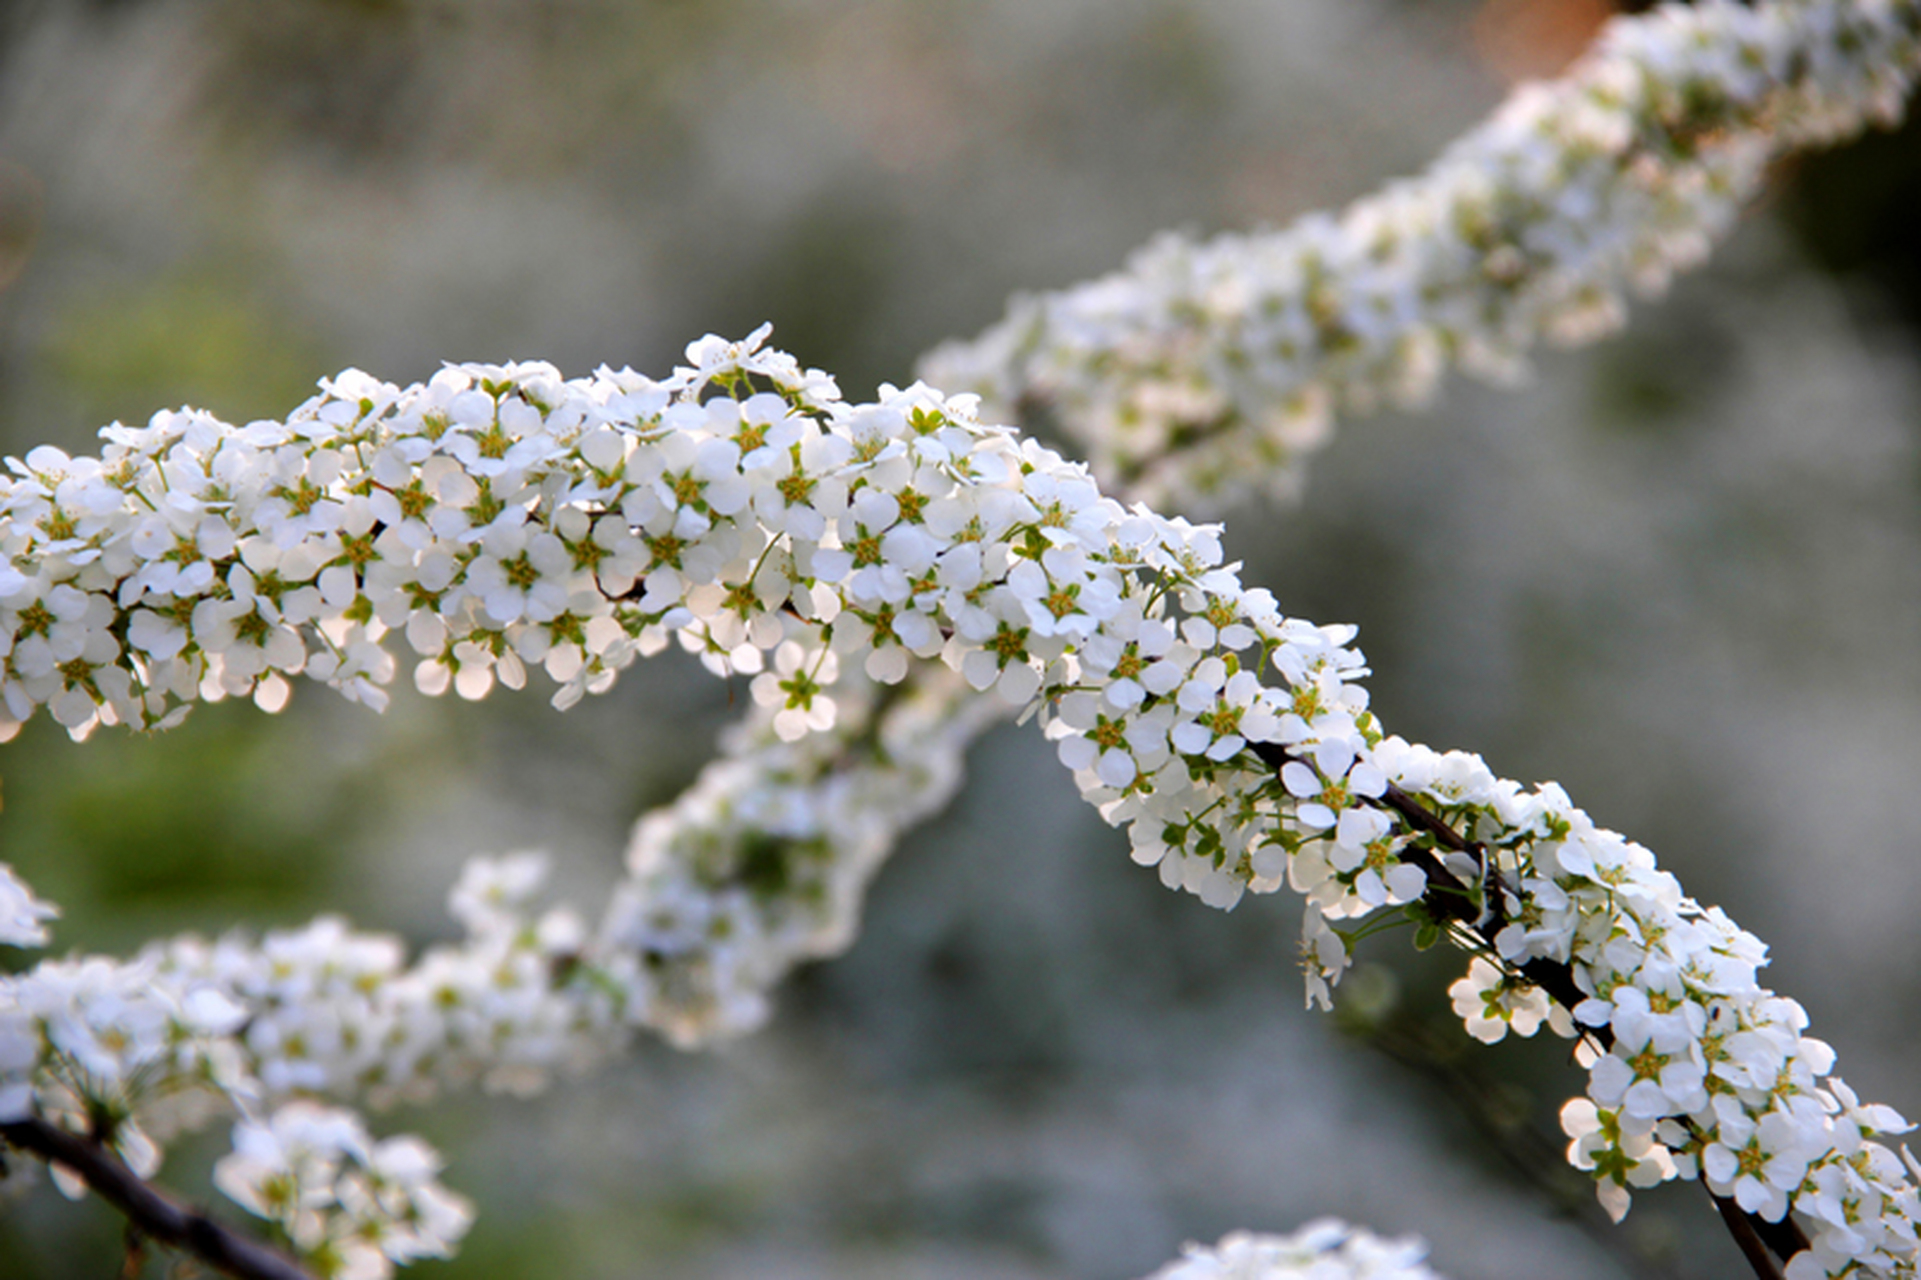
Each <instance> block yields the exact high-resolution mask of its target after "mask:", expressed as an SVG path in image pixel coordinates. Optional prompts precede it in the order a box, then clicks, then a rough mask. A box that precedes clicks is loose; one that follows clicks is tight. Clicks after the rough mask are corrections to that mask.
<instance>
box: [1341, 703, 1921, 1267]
mask: <svg viewBox="0 0 1921 1280" xmlns="http://www.w3.org/2000/svg"><path fill="white" fill-rule="evenodd" d="M1371 759H1372V761H1373V762H1374V764H1375V765H1376V766H1377V767H1378V768H1379V769H1380V770H1381V771H1382V772H1383V774H1385V775H1386V777H1387V778H1388V780H1389V782H1390V783H1391V784H1392V785H1394V786H1396V787H1398V788H1400V789H1401V790H1402V791H1403V792H1405V793H1406V794H1408V795H1411V796H1415V797H1418V798H1420V799H1421V800H1422V801H1423V802H1424V804H1425V806H1426V807H1427V809H1428V810H1429V811H1430V812H1431V813H1433V814H1434V815H1436V816H1437V817H1438V818H1439V819H1441V820H1442V821H1443V822H1444V823H1446V824H1447V825H1448V827H1450V828H1451V829H1453V830H1455V831H1457V832H1459V833H1460V834H1461V835H1463V836H1464V837H1465V839H1466V840H1467V841H1469V842H1471V843H1470V844H1469V845H1468V848H1469V849H1470V850H1471V851H1472V852H1461V851H1458V850H1457V851H1452V852H1446V853H1444V854H1442V855H1441V856H1442V858H1443V860H1444V862H1445V864H1446V865H1447V866H1448V868H1449V869H1450V870H1451V871H1452V872H1453V873H1454V874H1456V875H1457V876H1458V877H1459V878H1460V880H1461V881H1462V882H1463V883H1466V884H1471V885H1473V886H1475V889H1476V891H1477V893H1478V894H1479V895H1480V898H1481V911H1480V915H1479V917H1478V918H1477V919H1476V920H1474V921H1473V922H1472V924H1471V925H1469V924H1462V925H1457V926H1456V928H1455V933H1456V937H1457V940H1460V941H1462V942H1463V943H1464V944H1465V945H1468V946H1470V947H1472V948H1474V949H1475V950H1476V951H1477V952H1478V953H1479V954H1477V956H1476V958H1475V960H1474V961H1473V962H1472V964H1471V966H1470V970H1469V973H1468V974H1467V976H1466V977H1464V978H1462V979H1461V980H1460V981H1459V982H1457V983H1456V984H1455V985H1454V987H1453V988H1452V989H1451V991H1450V994H1451V995H1452V997H1453V1002H1454V1008H1455V1010H1456V1012H1457V1013H1459V1014H1461V1015H1462V1017H1463V1019H1464V1021H1465V1023H1466V1026H1467V1029H1468V1031H1469V1033H1470V1034H1472V1035H1474V1036H1475V1037H1476V1038H1477V1039H1481V1040H1483V1041H1487V1042H1490V1043H1491V1042H1493V1041H1496V1040H1499V1039H1501V1038H1502V1037H1503V1036H1504V1035H1505V1034H1506V1032H1507V1031H1509V1030H1513V1031H1515V1032H1516V1033H1518V1034H1521V1035H1531V1034H1533V1032H1534V1031H1535V1030H1536V1029H1537V1028H1538V1027H1539V1026H1540V1025H1541V1024H1542V1023H1543V1022H1545V1023H1547V1025H1549V1026H1550V1027H1552V1028H1554V1029H1555V1030H1556V1031H1557V1032H1559V1033H1561V1034H1563V1035H1569V1036H1572V1035H1577V1034H1579V1035H1580V1036H1581V1037H1582V1042H1581V1045H1580V1053H1579V1056H1580V1057H1581V1059H1582V1060H1583V1061H1584V1063H1585V1064H1586V1066H1587V1068H1588V1090H1587V1096H1586V1097H1583V1098H1577V1099H1573V1100H1571V1101H1569V1102H1568V1103H1567V1105H1566V1106H1564V1107H1563V1108H1562V1111H1561V1123H1562V1127H1563V1128H1564V1129H1565V1130H1566V1132H1567V1134H1568V1136H1569V1138H1570V1139H1572V1141H1571V1143H1570V1146H1569V1149H1568V1159H1569V1161H1570V1163H1572V1164H1573V1165H1575V1167H1577V1168H1580V1169H1583V1170H1587V1171H1590V1172H1591V1173H1592V1175H1593V1177H1594V1179H1595V1182H1596V1188H1597V1191H1598V1193H1599V1196H1600V1199H1601V1202H1602V1204H1603V1205H1604V1206H1605V1207H1606V1208H1607V1209H1608V1210H1609V1212H1610V1213H1611V1214H1612V1215H1613V1216H1614V1217H1615V1218H1616V1219H1617V1220H1618V1219H1619V1218H1620V1217H1621V1216H1623V1215H1624V1214H1625V1213H1626V1212H1627V1209H1628V1205H1629V1196H1630V1193H1629V1188H1632V1187H1647V1186H1651V1185H1654V1184H1656V1183H1659V1182H1662V1181H1665V1180H1667V1179H1669V1178H1673V1177H1676V1176H1681V1177H1690V1178H1692V1177H1699V1178H1701V1179H1702V1180H1703V1181H1704V1182H1705V1183H1706V1184H1707V1186H1708V1188H1709V1189H1710V1190H1711V1191H1713V1192H1714V1193H1716V1194H1717V1195H1720V1196H1723V1197H1726V1198H1728V1199H1730V1200H1732V1201H1733V1202H1734V1203H1735V1204H1736V1205H1738V1206H1739V1208H1740V1209H1741V1210H1743V1211H1744V1212H1746V1213H1749V1214H1753V1215H1755V1216H1757V1217H1759V1218H1761V1219H1763V1220H1765V1221H1768V1222H1780V1221H1782V1220H1783V1219H1784V1218H1787V1217H1789V1216H1790V1211H1791V1213H1792V1219H1793V1223H1794V1225H1795V1226H1796V1227H1797V1228H1799V1230H1800V1231H1801V1232H1802V1233H1803V1235H1804V1236H1805V1238H1806V1239H1807V1241H1808V1242H1809V1246H1808V1248H1806V1249H1804V1250H1802V1251H1801V1252H1800V1253H1798V1254H1797V1255H1796V1256H1795V1257H1794V1259H1793V1260H1792V1261H1791V1262H1790V1264H1789V1267H1788V1275H1789V1276H1790V1277H1792V1278H1793V1280H1804V1278H1805V1280H1812V1278H1813V1277H1818V1276H1824V1275H1845V1274H1852V1273H1856V1272H1860V1273H1865V1274H1873V1275H1896V1276H1912V1275H1915V1274H1916V1266H1917V1258H1918V1257H1921V1242H1918V1241H1917V1232H1916V1224H1917V1222H1921V1190H1918V1189H1917V1180H1921V1165H1917V1163H1916V1161H1915V1159H1914V1157H1913V1156H1912V1155H1910V1154H1909V1153H1908V1152H1907V1150H1906V1148H1902V1149H1901V1151H1900V1153H1899V1154H1897V1153H1896V1152H1895V1151H1894V1150H1893V1149H1891V1148H1890V1147H1889V1145H1887V1143H1886V1141H1885V1139H1886V1138H1888V1137H1890V1136H1892V1135H1897V1134H1901V1133H1905V1132H1907V1131H1908V1130H1910V1129H1911V1128H1912V1126H1911V1125H1910V1124H1908V1123H1907V1122H1906V1121H1905V1120H1903V1119H1902V1117H1901V1116H1900V1115H1899V1114H1897V1113H1896V1112H1895V1111H1894V1110H1893V1109H1892V1108H1889V1107H1886V1106H1881V1105H1864V1104H1863V1103H1861V1101H1860V1100H1859V1099H1858V1098H1857V1097H1856V1096H1855V1094H1854V1092H1853V1091H1852V1090H1850V1089H1849V1088H1848V1086H1847V1085H1846V1084H1845V1083H1844V1082H1843V1081H1842V1080H1841V1079H1840V1078H1839V1077H1836V1076H1833V1075H1831V1074H1830V1072H1831V1070H1832V1068H1833V1065H1834V1056H1835V1055H1834V1051H1833V1049H1831V1048H1830V1047H1829V1046H1828V1045H1827V1044H1826V1043H1824V1042H1822V1041H1820V1040H1817V1039H1815V1038H1813V1037H1811V1036H1809V1035H1808V1034H1807V1025H1808V1019H1807V1014H1806V1013H1805V1011H1804V1010H1803V1009H1802V1008H1801V1006H1800V1005H1799V1004H1797V1003H1795V1002H1794V1001H1793V1000H1790V999H1787V998H1786V997H1783V996H1780V995H1777V994H1776V993H1774V992H1772V991H1770V990H1768V989H1767V988H1765V987H1763V986H1762V985H1761V984H1760V983H1759V981H1758V979H1757V972H1758V970H1759V969H1760V968H1761V966H1763V965H1764V964H1765V963H1766V961H1767V948H1766V947H1765V945H1764V944H1762V942H1761V941H1760V940H1759V939H1757V938H1756V937H1754V936H1753V935H1752V934H1750V933H1747V932H1745V931H1743V930H1742V929H1740V928H1739V927H1738V926H1736V925H1735V924H1734V922H1733V921H1732V920H1730V919H1728V917H1727V916H1726V914H1725V913H1723V912H1722V911H1721V910H1720V909H1719V908H1715V907H1703V906H1701V905H1699V904H1698V903H1696V902H1694V901H1693V900H1691V899H1689V898H1688V897H1686V896H1685V895H1684V894H1683V893H1682V891H1681V887H1680V885H1679V884H1678V883H1677V882H1676V881H1675V879H1674V877H1673V876H1671V875H1669V874H1668V873H1666V872H1664V871H1662V870H1660V869H1659V868H1658V867H1657V866H1656V865H1655V861H1654V857H1653V855H1652V854H1651V853H1649V852H1648V850H1646V849H1645V848H1643V847H1641V846H1640V845H1638V844H1635V843H1633V842H1632V841H1629V840H1627V839H1625V838H1624V837H1622V836H1620V835H1618V834H1616V833H1614V832H1612V831H1608V830H1605V829H1602V828H1599V827H1596V826H1595V825H1594V823H1593V822H1592V820H1591V819H1589V817H1588V816H1587V814H1585V813H1583V812H1582V811H1581V810H1580V809H1578V808H1576V807H1575V806H1574V805H1573V804H1572V803H1571V802H1570V801H1569V800H1568V797H1567V796H1566V794H1565V793H1564V792H1563V791H1562V790H1561V789H1560V788H1559V787H1558V786H1555V785H1554V784H1551V783H1550V784H1547V785H1544V786H1541V787H1538V788H1535V789H1533V790H1528V789H1524V788H1522V787H1521V786H1520V785H1518V784H1516V783H1514V782H1511V781H1508V780H1506V779H1502V778H1499V777H1497V776H1496V775H1495V774H1494V773H1492V772H1491V771H1490V770H1489V769H1488V768H1487V767H1486V766H1485V765H1484V764H1483V763H1482V762H1481V760H1480V759H1479V758H1478V757H1475V756H1472V755H1467V754H1464V753H1460V752H1450V753H1446V754H1442V753H1438V752H1435V751H1433V750H1431V749H1429V748H1426V747H1421V746H1416V745H1412V744H1409V743H1406V742H1404V741H1402V740H1400V739H1398V738H1388V739H1385V740H1383V741H1381V742H1380V743H1379V744H1378V745H1377V746H1376V747H1375V748H1374V750H1373V751H1372V753H1371ZM1397 838H1398V839H1401V840H1404V841H1406V842H1408V843H1409V844H1410V845H1416V844H1419V843H1420V842H1421V841H1422V840H1423V839H1424V838H1426V837H1424V836H1422V835H1421V834H1418V833H1416V832H1412V831H1409V830H1407V829H1406V828H1405V827H1403V829H1402V831H1401V833H1400V835H1399V836H1398V837H1397ZM1429 849H1430V852H1439V851H1438V850H1435V849H1434V848H1433V846H1432V844H1431V843H1430V844H1429ZM1308 891H1309V895H1310V900H1313V897H1314V892H1315V891H1314V890H1313V889H1312V888H1310V889H1309V890H1308ZM1343 963H1345V957H1344V956H1337V957H1336V960H1335V965H1334V966H1333V968H1334V969H1335V970H1336V971H1338V966H1339V965H1340V964H1343ZM1542 965H1546V966H1549V967H1550V968H1552V969H1562V970H1565V972H1566V973H1567V974H1568V976H1569V977H1570V979H1571V981H1572V983H1573V986H1574V988H1575V989H1576V990H1578V992H1579V993H1580V994H1581V995H1583V996H1585V998H1584V999H1580V1000H1578V1001H1577V1002H1576V1003H1574V1005H1573V1008H1572V1009H1571V1010H1569V1009H1563V1008H1560V1007H1559V1006H1550V1004H1549V1002H1548V1000H1547V997H1546V994H1545V993H1544V992H1543V991H1542V990H1541V988H1540V986H1539V985H1538V984H1536V983H1534V982H1533V981H1532V980H1531V978H1532V976H1533V975H1538V974H1539V973H1540V972H1541V966H1542ZM1524 971H1525V973H1524ZM1570 1015H1571V1016H1570Z"/></svg>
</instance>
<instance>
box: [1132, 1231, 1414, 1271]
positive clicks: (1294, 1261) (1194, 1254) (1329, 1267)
mask: <svg viewBox="0 0 1921 1280" xmlns="http://www.w3.org/2000/svg"><path fill="white" fill-rule="evenodd" d="M1426 1256H1427V1245H1426V1244H1424V1243H1422V1242H1421V1241H1419V1240H1384V1239H1382V1238H1381V1237H1380V1236H1377V1235H1374V1234H1373V1233H1371V1232H1368V1231H1365V1230H1363V1229H1361V1228H1359V1227H1351V1226H1349V1225H1348V1224H1347V1223H1345V1222H1338V1221H1336V1220H1334V1219H1332V1218H1322V1219H1319V1220H1317V1221H1314V1222H1310V1223H1308V1224H1307V1225H1306V1226H1304V1227H1302V1228H1301V1229H1300V1230H1299V1231H1296V1232H1294V1233H1293V1234H1292V1235H1285V1236H1274V1235H1256V1234H1254V1233H1252V1232H1247V1231H1237V1232H1235V1233H1234V1234H1232V1235H1229V1236H1224V1237H1222V1239H1221V1242H1220V1243H1219V1244H1216V1245H1211V1246H1210V1245H1200V1244H1190V1245H1188V1246H1187V1247H1186V1248H1185V1249H1183V1250H1182V1251H1181V1257H1180V1260H1179V1261H1177V1262H1170V1263H1168V1264H1167V1265H1166V1266H1165V1267H1162V1268H1161V1269H1160V1270H1159V1271H1156V1272H1155V1273H1154V1274H1153V1275H1152V1276H1151V1277H1149V1280H1440V1278H1439V1276H1438V1275H1437V1274H1436V1273H1435V1272H1434V1271H1433V1270H1431V1269H1430V1268H1429V1267H1428V1266H1427V1264H1426V1263H1425V1262H1423V1261H1422V1259H1423V1258H1425V1257H1426Z"/></svg>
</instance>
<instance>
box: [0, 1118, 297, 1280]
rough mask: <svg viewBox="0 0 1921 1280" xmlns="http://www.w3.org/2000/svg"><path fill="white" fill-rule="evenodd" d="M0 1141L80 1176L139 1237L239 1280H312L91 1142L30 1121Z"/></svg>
mask: <svg viewBox="0 0 1921 1280" xmlns="http://www.w3.org/2000/svg"><path fill="white" fill-rule="evenodd" d="M0 1139H4V1140H5V1141H6V1142H7V1143H9V1144H11V1145H12V1146H15V1147H18V1148H20V1149H21V1150H22V1151H30V1152H32V1153H33V1154H34V1155H37V1156H39V1157H40V1158H41V1159H43V1160H46V1161H48V1162H58V1163H59V1164H62V1165H65V1166H66V1167H67V1168H69V1169H71V1170H73V1171H74V1172H75V1173H77V1174H79V1175H80V1179H81V1181H83V1182H85V1183H86V1184H87V1186H88V1187H89V1188H91V1189H92V1191H93V1193H94V1194H95V1195H97V1196H99V1197H100V1198H101V1199H102V1200H105V1201H106V1202H107V1203H108V1204H110V1205H112V1206H113V1207H114V1208H116V1209H118V1210H119V1211H120V1212H121V1213H123V1214H125V1215H126V1217H127V1221H128V1222H129V1223H131V1224H132V1225H133V1227H134V1228H136V1229H137V1230H138V1231H139V1232H140V1233H141V1234H142V1235H145V1236H148V1237H150V1238H152V1239H154V1240H158V1241H160V1242H161V1243H162V1244H166V1245H171V1246H173V1247H174V1248H176V1249H180V1250H183V1251H185V1252H187V1253H190V1254H192V1255H193V1256H194V1257H196V1258H198V1259H200V1261H202V1262H204V1263H206V1264H207V1265H208V1266H209V1267H212V1268H213V1269H214V1270H216V1271H219V1272H223V1273H225V1274H227V1275H230V1276H235V1277H238V1278H239V1280H313V1276H312V1275H310V1274H309V1273H308V1272H307V1271H305V1270H304V1269H302V1268H301V1267H300V1265H299V1264H298V1263H296V1262H294V1260H293V1259H291V1258H289V1257H287V1255H285V1254H284V1253H281V1252H280V1251H279V1250H277V1249H272V1248H269V1247H268V1246H267V1245H264V1244H261V1243H260V1242H259V1241H257V1240H253V1239H249V1238H248V1237H247V1236H244V1235H240V1234H238V1233H236V1232H234V1231H232V1230H230V1229H228V1228H227V1227H223V1226H221V1225H220V1224H219V1223H218V1222H215V1221H214V1220H213V1219H212V1218H209V1217H207V1216H206V1215H205V1214H203V1213H201V1212H200V1211H199V1210H197V1209H192V1208H189V1207H188V1206H186V1205H183V1204H181V1203H180V1202H179V1201H178V1200H175V1199H174V1198H173V1197H172V1196H170V1195H168V1194H166V1193H165V1192H164V1191H161V1190H160V1189H158V1188H157V1187H154V1186H151V1185H149V1184H148V1183H146V1182H144V1181H142V1180H141V1179H140V1177H139V1176H138V1175H137V1174H135V1173H134V1171H133V1170H131V1169H129V1168H128V1167H127V1166H126V1164H125V1163H123V1162H122V1161H121V1160H120V1159H119V1158H118V1157H116V1156H115V1155H113V1153H112V1152H110V1151H108V1150H107V1149H106V1148H105V1147H102V1146H101V1145H100V1144H99V1143H97V1142H92V1141H89V1140H88V1139H86V1138H83V1137H81V1136H80V1135H78V1134H74V1133H69V1132H67V1131H66V1130H65V1129H62V1128H61V1127H60V1126H59V1125H56V1124H53V1123H51V1122H50V1121H47V1120H43V1119H41V1118H40V1117H38V1116H30V1117H28V1118H27V1119H25V1120H13V1121H8V1122H7V1123H4V1124H0Z"/></svg>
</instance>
